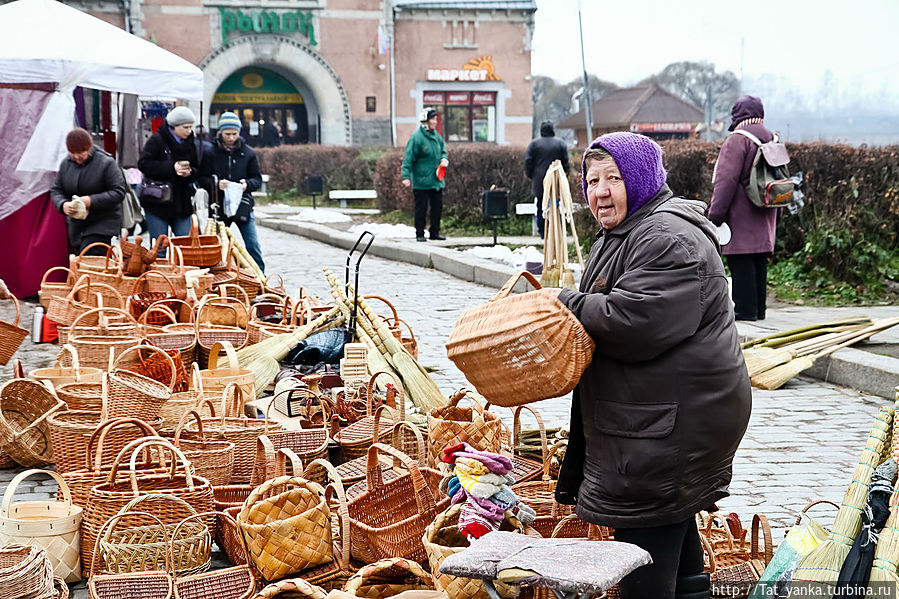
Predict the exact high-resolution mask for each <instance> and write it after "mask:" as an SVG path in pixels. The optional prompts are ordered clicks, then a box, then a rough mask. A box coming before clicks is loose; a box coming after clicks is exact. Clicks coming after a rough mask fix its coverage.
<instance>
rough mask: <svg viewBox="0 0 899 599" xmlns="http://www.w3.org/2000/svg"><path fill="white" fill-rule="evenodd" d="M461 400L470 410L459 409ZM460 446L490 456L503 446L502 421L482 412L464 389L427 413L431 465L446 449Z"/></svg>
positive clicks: (477, 402)
mask: <svg viewBox="0 0 899 599" xmlns="http://www.w3.org/2000/svg"><path fill="white" fill-rule="evenodd" d="M465 397H468V399H469V400H470V401H471V404H472V406H473V407H471V408H462V407H459V402H460V401H461V400H462V399H463V398H465ZM463 442H464V443H468V444H469V445H471V446H472V447H474V448H475V449H479V450H481V451H489V452H491V453H499V451H500V450H501V449H502V443H503V430H502V421H501V420H500V418H499V416H497V415H496V414H493V413H491V412H487V411H485V410H484V407H483V405H482V404H481V402H479V401H478V399H477V397H476V396H475V394H474V393H472V392H471V391H469V390H468V389H462V390H460V391H457V392H456V393H453V395H452V396H451V397H450V399H449V402H448V403H447V405H446V406H444V407H442V408H435V409H433V410H431V411H430V412H429V413H428V448H429V450H430V456H429V457H430V461H431V464H437V463H439V462H440V461H441V458H442V457H443V450H444V449H445V448H446V447H451V446H453V445H456V444H458V443H463Z"/></svg>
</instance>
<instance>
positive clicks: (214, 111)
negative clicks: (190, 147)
mask: <svg viewBox="0 0 899 599" xmlns="http://www.w3.org/2000/svg"><path fill="white" fill-rule="evenodd" d="M226 111H230V112H234V113H236V114H237V115H238V116H239V117H240V120H241V122H242V123H243V129H242V130H241V135H242V136H243V138H244V139H246V140H247V142H248V143H249V144H250V145H251V146H253V147H254V148H264V147H267V146H277V145H281V144H282V143H285V144H299V143H303V144H304V143H308V142H309V120H308V118H307V114H306V105H305V103H304V101H303V95H302V94H301V93H300V92H299V91H298V90H297V88H296V87H295V86H294V85H293V84H291V83H290V81H288V80H287V79H286V78H285V77H283V76H281V75H279V74H278V73H276V72H274V71H271V70H269V69H263V68H260V67H244V68H242V69H238V70H236V71H234V72H233V73H232V74H231V75H230V76H229V77H228V78H227V79H225V80H224V81H223V82H222V84H221V85H219V87H218V89H217V90H216V92H215V95H214V96H213V97H212V104H211V105H210V107H209V128H210V130H212V131H213V132H215V130H216V128H217V123H218V117H219V115H221V113H223V112H226Z"/></svg>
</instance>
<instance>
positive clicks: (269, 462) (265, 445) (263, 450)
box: [251, 389, 331, 485]
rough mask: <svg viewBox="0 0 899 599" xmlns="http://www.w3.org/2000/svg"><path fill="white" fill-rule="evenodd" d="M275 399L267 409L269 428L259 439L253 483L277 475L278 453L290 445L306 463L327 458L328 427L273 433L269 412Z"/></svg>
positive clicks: (288, 391) (266, 415)
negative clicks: (275, 473)
mask: <svg viewBox="0 0 899 599" xmlns="http://www.w3.org/2000/svg"><path fill="white" fill-rule="evenodd" d="M290 391H291V389H286V390H284V391H282V392H281V393H290ZM276 399H277V396H275V397H274V398H272V400H271V401H270V402H269V404H268V408H266V410H265V417H266V420H265V422H266V428H265V430H264V431H263V434H261V435H259V438H258V440H257V441H256V460H255V465H254V468H253V479H252V481H251V483H252V484H256V485H258V484H260V483H262V482H263V481H265V480H268V479H270V478H273V477H274V470H275V454H276V453H277V452H278V450H279V449H282V448H288V449H290V450H292V451H293V452H294V453H296V454H297V456H298V457H299V458H300V459H301V460H303V463H304V464H306V463H308V462H311V461H312V460H315V459H318V458H324V459H327V457H328V442H329V441H330V440H331V439H330V437H329V436H328V430H327V429H326V428H323V427H318V428H304V429H300V430H289V431H282V432H270V431H269V430H268V422H269V413H270V412H271V409H272V406H273V405H274V404H275V400H276ZM316 482H319V483H322V482H323V481H321V480H319V481H316Z"/></svg>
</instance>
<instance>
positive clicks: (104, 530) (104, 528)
mask: <svg viewBox="0 0 899 599" xmlns="http://www.w3.org/2000/svg"><path fill="white" fill-rule="evenodd" d="M125 516H147V517H149V518H153V519H154V520H156V522H157V524H159V528H161V529H162V530H165V524H163V523H162V520H160V519H159V518H157V517H156V516H154V515H153V514H150V513H149V512H125V513H122V512H119V513H118V514H116V515H115V516H113V517H112V518H110V519H109V520H107V521H106V522H104V523H103V525H102V526H100V531H99V532H98V533H97V538H96V539H94V553H93V554H92V557H91V569H90V570H89V571H90V572H94V571H95V569H96V566H97V555H98V554H99V553H100V540H101V539H105V538H106V535H108V534H111V531H112V529H113V527H114V526H115V523H116V522H118V521H119V520H121V519H122V518H124V517H125ZM107 526H108V527H109V528H107ZM163 543H165V544H166V552H165V555H166V562H168V560H169V548H168V544H169V539H168V535H163ZM166 565H167V568H166V574H169V573H170V572H168V570H169V569H171V568H170V566H171V564H168V563H167V564H166ZM171 594H172V580H171V578H170V579H169V592H168V595H166V597H169V596H171Z"/></svg>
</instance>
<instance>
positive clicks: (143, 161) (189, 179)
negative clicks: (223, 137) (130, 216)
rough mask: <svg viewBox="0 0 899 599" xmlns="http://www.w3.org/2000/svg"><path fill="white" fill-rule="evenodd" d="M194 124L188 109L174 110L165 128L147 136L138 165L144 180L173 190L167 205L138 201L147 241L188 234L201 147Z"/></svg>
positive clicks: (183, 107) (192, 116)
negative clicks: (144, 222) (162, 236)
mask: <svg viewBox="0 0 899 599" xmlns="http://www.w3.org/2000/svg"><path fill="white" fill-rule="evenodd" d="M196 122H197V118H196V117H195V116H194V113H193V112H191V110H190V109H189V108H188V107H187V106H177V107H175V108H173V109H172V110H171V111H169V113H168V115H166V117H165V124H164V125H162V126H161V127H159V130H158V131H157V132H156V133H154V134H153V135H152V136H150V139H148V140H147V143H146V144H145V145H144V149H143V151H142V152H141V154H140V158H139V159H138V161H137V168H139V169H140V171H141V172H142V173H143V174H144V177H145V182H146V180H150V181H158V182H165V183H169V184H170V185H171V186H172V201H171V203H170V204H166V205H159V204H150V203H148V202H146V201H145V200H141V206H142V207H143V209H144V213H145V215H146V221H147V230H148V231H149V233H150V237H151V238H152V239H155V238H157V237H159V236H160V235H168V234H169V228H171V230H172V234H173V235H179V236H183V235H188V234H189V233H190V217H191V216H192V215H193V213H194V207H193V197H194V193H195V192H196V182H197V180H198V179H199V177H200V154H201V153H202V149H201V148H202V145H201V142H200V140H199V139H197V137H196V136H195V135H194V131H193V127H194V124H195V123H196Z"/></svg>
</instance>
